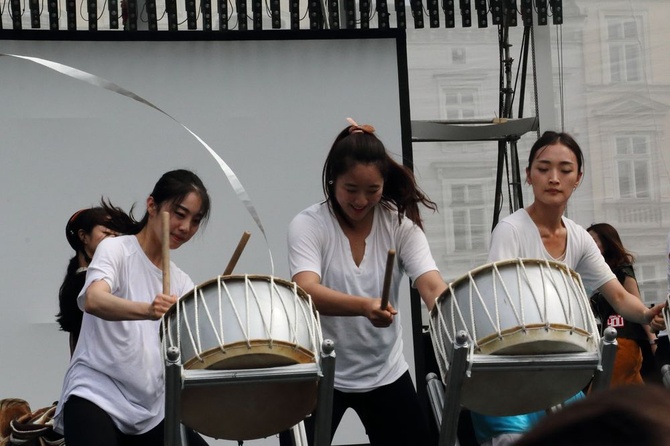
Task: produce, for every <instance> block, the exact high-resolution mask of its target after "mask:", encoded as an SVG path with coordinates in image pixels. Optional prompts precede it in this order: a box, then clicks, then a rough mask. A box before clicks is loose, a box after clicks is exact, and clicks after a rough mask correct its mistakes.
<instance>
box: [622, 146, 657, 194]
mask: <svg viewBox="0 0 670 446" xmlns="http://www.w3.org/2000/svg"><path fill="white" fill-rule="evenodd" d="M649 145H650V144H649V138H648V137H646V136H643V135H629V136H617V137H615V146H616V153H615V163H616V171H617V179H618V187H619V198H621V199H629V198H651V192H650V178H651V156H650V153H651V150H650V147H649Z"/></svg>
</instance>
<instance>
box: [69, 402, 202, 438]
mask: <svg viewBox="0 0 670 446" xmlns="http://www.w3.org/2000/svg"><path fill="white" fill-rule="evenodd" d="M63 416H64V418H63V423H64V426H63V429H64V431H65V444H67V445H68V446H91V445H95V446H163V445H164V438H163V437H164V426H163V421H161V422H160V423H159V424H158V426H156V427H154V428H153V429H151V430H150V431H148V432H145V433H143V434H140V435H128V434H124V433H122V432H121V431H120V430H119V429H118V428H117V427H116V426H115V425H114V422H113V421H112V419H111V417H110V416H109V415H108V414H107V412H105V411H104V410H102V409H101V408H100V407H98V406H97V405H95V404H93V403H92V402H90V401H88V400H86V399H84V398H80V397H78V396H71V397H70V398H69V399H68V400H67V402H66V403H65V406H64V408H63ZM186 435H187V438H188V444H189V446H206V445H207V442H206V441H205V440H203V438H202V437H201V436H200V435H198V434H197V433H196V432H195V431H193V430H191V429H186Z"/></svg>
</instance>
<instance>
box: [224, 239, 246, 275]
mask: <svg viewBox="0 0 670 446" xmlns="http://www.w3.org/2000/svg"><path fill="white" fill-rule="evenodd" d="M249 237H251V233H250V232H249V231H244V234H242V237H241V238H240V241H239V243H238V244H237V248H235V252H233V256H232V257H231V258H230V262H228V266H226V269H225V270H224V271H223V275H224V276H229V275H230V274H232V272H233V269H235V265H236V264H237V261H238V260H239V259H240V256H241V255H242V251H244V247H245V246H247V242H248V241H249Z"/></svg>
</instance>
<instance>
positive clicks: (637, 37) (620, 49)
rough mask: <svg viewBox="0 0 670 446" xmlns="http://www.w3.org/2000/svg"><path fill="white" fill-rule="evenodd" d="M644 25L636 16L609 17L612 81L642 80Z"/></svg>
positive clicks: (608, 39) (608, 45)
mask: <svg viewBox="0 0 670 446" xmlns="http://www.w3.org/2000/svg"><path fill="white" fill-rule="evenodd" d="M641 30H642V26H641V24H640V20H639V18H636V17H630V16H627V17H623V16H621V17H608V18H607V49H608V52H609V73H610V81H611V82H641V81H642V54H643V52H642V45H643V44H642V42H643V39H642V32H641Z"/></svg>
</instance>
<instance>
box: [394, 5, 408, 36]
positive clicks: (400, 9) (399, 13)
mask: <svg viewBox="0 0 670 446" xmlns="http://www.w3.org/2000/svg"><path fill="white" fill-rule="evenodd" d="M394 2H395V15H396V18H397V19H396V26H397V27H398V29H405V28H407V17H406V15H405V0H394Z"/></svg>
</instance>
